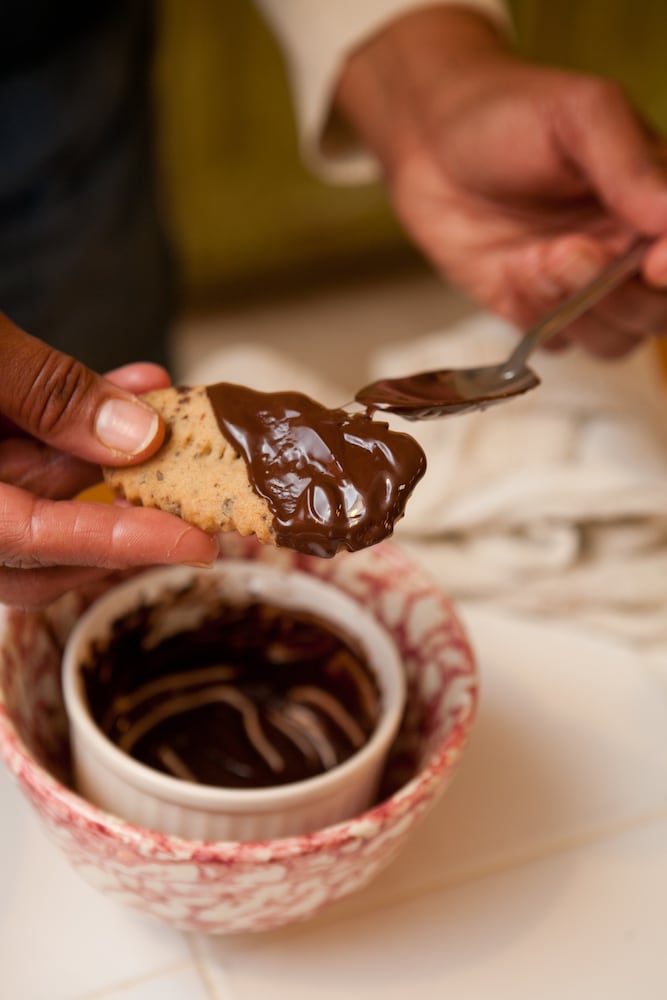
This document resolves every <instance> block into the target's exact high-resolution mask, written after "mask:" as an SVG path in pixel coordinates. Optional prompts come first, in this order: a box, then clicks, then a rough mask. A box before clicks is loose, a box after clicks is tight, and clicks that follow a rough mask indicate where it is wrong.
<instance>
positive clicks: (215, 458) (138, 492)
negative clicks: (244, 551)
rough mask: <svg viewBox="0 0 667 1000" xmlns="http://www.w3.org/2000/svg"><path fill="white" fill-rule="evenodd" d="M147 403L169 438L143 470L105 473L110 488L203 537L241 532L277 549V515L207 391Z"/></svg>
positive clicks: (164, 393) (178, 391)
mask: <svg viewBox="0 0 667 1000" xmlns="http://www.w3.org/2000/svg"><path fill="white" fill-rule="evenodd" d="M143 398H144V399H145V400H146V401H147V402H148V403H150V404H151V406H153V407H154V408H155V409H156V410H157V411H158V413H160V415H161V416H162V418H163V419H164V421H165V424H166V425H167V437H166V440H165V443H164V444H163V446H162V447H161V448H160V450H159V451H158V453H157V454H156V455H155V456H154V457H153V458H150V459H148V460H147V461H145V462H142V463H141V465H135V466H130V467H127V468H122V469H121V468H111V467H108V468H105V469H104V479H105V481H106V483H107V485H108V486H109V487H110V488H111V489H112V490H113V491H114V492H115V493H116V494H118V495H119V496H122V497H125V499H127V500H129V501H130V502H131V503H134V504H141V505H143V506H144V507H158V508H159V509H160V510H164V511H168V512H169V513H171V514H177V515H179V516H180V517H182V518H183V519H184V520H186V521H189V522H190V523H191V524H195V525H197V526H198V527H200V528H203V529H204V531H208V532H217V531H238V532H239V534H241V535H252V534H255V535H257V537H258V539H259V540H260V541H261V542H265V543H266V542H268V543H270V544H275V537H274V534H273V530H272V522H273V515H272V513H271V510H270V508H269V505H268V503H267V501H266V500H265V499H264V498H263V497H260V496H259V495H258V494H257V493H256V492H255V491H254V490H253V489H252V487H251V485H250V481H249V478H248V470H247V466H246V463H245V461H244V460H243V458H241V457H240V455H239V454H238V452H237V451H236V450H235V449H234V447H233V446H232V445H231V444H230V443H229V442H228V441H227V440H226V438H225V437H224V436H223V434H222V432H221V430H220V428H219V426H218V423H217V421H216V418H215V416H214V414H213V411H212V409H211V404H210V402H209V399H208V396H207V393H206V388H205V387H204V386H195V387H189V386H173V387H171V388H169V389H156V390H154V391H153V392H148V393H146V394H145V395H144V396H143Z"/></svg>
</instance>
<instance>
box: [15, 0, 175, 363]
mask: <svg viewBox="0 0 667 1000" xmlns="http://www.w3.org/2000/svg"><path fill="white" fill-rule="evenodd" d="M152 29H153V25H152V9H151V6H150V3H149V2H148V0H117V2H110V0H94V2H90V0H86V2H81V0H62V2H60V3H53V0H0V310H2V311H3V312H5V313H7V315H9V316H10V317H11V318H12V319H13V320H14V321H15V322H16V323H18V324H19V326H21V327H23V328H24V329H25V330H28V331H29V332H30V333H33V334H35V335H36V336H38V337H41V338H42V339H44V340H46V341H48V342H49V343H51V344H53V345H54V346H56V347H59V348H60V349H61V350H64V351H67V352H68V353H70V354H73V355H75V356H76V357H78V358H80V359H81V360H83V361H85V362H86V363H87V364H89V365H90V366H92V367H94V368H96V369H97V370H98V371H105V370H107V369H109V368H111V367H114V366H116V365H120V364H124V363H126V362H130V361H137V360H154V361H160V362H164V361H165V356H166V351H165V342H166V334H167V330H168V326H169V321H170V318H171V315H172V312H173V305H174V293H173V288H174V282H173V273H172V269H171V267H170V260H169V255H168V252H167V249H166V243H165V239H164V235H163V232H162V228H161V224H160V220H159V213H158V205H157V197H156V185H155V169H154V166H155V164H154V160H155V156H154V150H153V142H152V129H151V100H150V74H151V51H152V40H153V39H152V36H153V30H152ZM0 364H1V356H0Z"/></svg>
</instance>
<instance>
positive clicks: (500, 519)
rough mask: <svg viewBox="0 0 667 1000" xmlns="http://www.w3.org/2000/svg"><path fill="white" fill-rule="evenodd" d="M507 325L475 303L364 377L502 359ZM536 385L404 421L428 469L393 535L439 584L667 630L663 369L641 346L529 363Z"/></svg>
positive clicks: (642, 632) (527, 605)
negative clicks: (484, 403) (476, 406)
mask: <svg viewBox="0 0 667 1000" xmlns="http://www.w3.org/2000/svg"><path fill="white" fill-rule="evenodd" d="M515 343H516V331H515V330H514V329H513V328H511V327H510V326H509V325H507V324H505V323H503V322H501V321H499V320H498V319H496V318H494V317H490V316H487V315H485V314H480V315H475V316H472V317H469V318H468V319H466V320H465V321H464V322H462V323H459V324H457V325H456V326H454V327H451V328H450V329H448V330H445V331H440V332H437V333H434V334H432V335H429V336H426V337H424V338H422V339H419V340H416V341H414V340H413V341H411V342H410V343H409V344H408V345H404V346H399V347H395V348H392V349H390V350H385V351H383V352H382V353H381V354H379V355H378V356H377V357H376V358H375V360H374V370H373V376H374V377H379V376H389V375H396V374H407V373H408V372H410V371H420V370H425V369H432V368H446V367H456V366H459V365H469V364H485V363H492V362H497V361H500V360H502V359H503V358H504V357H506V356H507V355H508V354H509V352H510V351H511V349H512V346H513V345H514V344H515ZM532 363H533V366H534V368H535V370H536V371H537V372H538V374H539V375H540V377H541V379H542V384H541V386H540V387H538V388H537V389H535V390H533V391H531V392H530V393H527V394H526V395H524V396H522V397H520V398H517V399H515V400H512V401H511V402H506V403H503V404H501V405H498V406H495V407H493V408H490V409H488V410H485V411H482V412H478V413H474V414H467V415H463V416H457V417H452V418H447V419H440V420H434V421H429V422H421V423H418V424H412V425H409V424H406V422H405V421H402V420H401V421H398V420H397V419H396V418H392V422H394V423H395V425H396V426H397V427H398V426H399V424H400V425H401V426H402V427H403V429H409V430H410V431H411V433H414V435H415V437H417V438H418V440H419V441H420V442H421V444H422V446H423V447H424V450H425V451H426V454H427V457H428V462H429V467H428V472H427V475H426V477H425V479H424V480H423V482H422V483H421V484H420V487H419V490H418V491H417V492H416V493H415V496H414V497H413V499H412V501H411V503H410V505H409V507H408V512H407V515H406V517H405V519H404V521H403V522H402V523H401V525H400V526H399V528H398V530H397V536H396V537H397V539H399V540H400V541H401V542H402V543H403V544H404V545H405V546H406V547H407V548H409V549H410V551H411V552H412V553H413V555H414V556H415V558H417V559H419V561H420V562H422V563H424V564H425V565H426V566H427V567H428V568H429V569H430V571H431V572H432V573H433V574H434V575H435V576H436V578H437V579H438V580H439V582H440V583H441V584H442V586H443V587H444V588H445V589H446V591H447V592H448V593H449V594H452V595H454V596H456V597H465V598H469V599H475V600H485V601H491V602H493V603H494V604H496V605H502V606H504V607H507V608H512V609H514V610H519V611H529V612H531V613H539V614H542V615H549V616H557V617H562V616H567V617H568V618H571V619H576V620H578V621H581V622H587V623H593V624H595V625H597V626H600V627H604V628H605V629H608V630H612V631H614V632H615V633H617V634H619V635H625V636H628V637H631V638H635V639H641V640H644V641H646V642H658V641H664V640H666V639H667V379H665V377H664V375H663V374H662V372H661V370H660V366H659V364H658V361H657V358H656V354H655V348H654V345H653V344H651V343H647V344H646V345H645V346H644V347H643V348H642V349H640V350H639V351H638V352H636V353H635V354H633V355H632V356H631V357H629V358H627V359H623V360H620V361H613V362H609V361H601V360H599V359H595V358H592V357H589V356H587V355H585V354H584V353H583V352H581V351H578V350H571V351H567V352H564V353H557V354H556V353H549V352H545V351H542V352H540V353H539V354H538V355H536V356H535V357H534V359H533V362H532Z"/></svg>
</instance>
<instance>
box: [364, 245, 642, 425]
mask: <svg viewBox="0 0 667 1000" xmlns="http://www.w3.org/2000/svg"><path fill="white" fill-rule="evenodd" d="M648 246H649V241H648V240H646V239H644V238H641V239H638V240H635V242H634V243H632V245H631V246H630V247H629V249H627V250H626V251H625V253H623V254H621V256H619V257H617V258H616V259H615V260H613V261H612V262H611V264H609V265H608V267H606V268H605V269H604V270H603V271H602V272H601V273H600V274H599V275H598V276H597V277H596V278H594V279H593V281H591V282H590V283H589V284H588V285H585V286H584V287H583V288H581V289H580V290H579V291H578V292H576V293H575V294H574V295H573V296H571V297H570V298H569V299H566V301H565V302H563V303H561V305H559V306H558V307H557V308H556V309H554V310H553V311H552V312H550V313H549V314H548V315H547V316H545V317H544V319H542V320H541V321H540V322H539V323H537V324H536V325H535V326H533V327H532V328H531V329H530V330H528V331H527V333H525V334H524V336H523V337H522V338H521V340H520V341H519V343H518V344H517V346H516V348H515V349H514V351H513V352H512V354H511V355H510V356H509V358H507V360H506V361H503V362H500V363H499V364H494V365H482V366H478V367H471V368H444V369H442V370H440V371H430V372H417V373H415V374H414V375H405V376H401V377H399V378H384V379H379V380H378V381H377V382H372V383H371V384H370V385H367V386H364V388H363V389H360V390H359V391H358V392H357V394H356V396H355V397H354V398H355V402H357V403H359V404H361V405H362V406H364V407H365V408H366V410H367V411H369V412H372V411H374V410H381V411H383V412H385V413H395V414H397V415H398V416H401V417H404V418H405V419H406V420H428V419H432V418H434V417H445V416H450V415H451V414H455V413H468V412H470V411H471V410H484V409H486V408H487V407H489V406H493V405H494V404H496V403H503V402H505V401H506V400H509V399H513V398H514V397H515V396H519V395H521V394H522V393H524V392H528V390H530V389H534V388H536V386H538V385H539V384H540V380H539V378H538V376H537V375H536V374H535V372H534V371H533V370H532V369H531V368H529V367H528V365H527V364H526V361H527V359H528V357H529V356H530V355H531V354H532V352H533V351H534V350H535V348H536V347H538V346H539V345H540V344H543V343H544V342H545V341H547V340H548V339H549V338H550V337H553V336H554V334H556V333H559V332H560V331H561V330H562V329H564V328H565V327H566V326H568V325H569V324H570V323H572V322H573V321H574V320H575V319H577V318H578V317H579V316H581V315H582V314H583V313H585V312H586V311H587V310H588V309H590V308H591V306H593V305H595V303H596V302H599V301H600V299H602V298H604V296H605V295H607V294H608V293H609V292H610V291H611V290H612V289H613V288H616V287H617V286H618V285H620V284H621V283H622V282H623V281H625V280H626V278H628V277H630V276H631V275H632V274H634V273H635V272H636V271H637V270H638V269H639V268H640V266H641V262H642V260H643V258H644V254H645V253H646V249H647V247H648Z"/></svg>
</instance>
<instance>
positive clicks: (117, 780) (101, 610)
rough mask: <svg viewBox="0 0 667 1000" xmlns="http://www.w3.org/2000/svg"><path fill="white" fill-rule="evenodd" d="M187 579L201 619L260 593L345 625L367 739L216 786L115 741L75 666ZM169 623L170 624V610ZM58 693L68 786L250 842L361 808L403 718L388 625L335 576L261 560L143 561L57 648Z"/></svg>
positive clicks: (151, 823) (172, 829)
mask: <svg viewBox="0 0 667 1000" xmlns="http://www.w3.org/2000/svg"><path fill="white" fill-rule="evenodd" d="M193 583H203V584H204V586H203V588H202V597H201V618H202V619H203V618H204V616H205V614H206V610H207V604H208V603H209V602H210V604H213V603H214V602H215V603H217V602H219V601H220V599H221V598H223V599H225V600H230V601H235V602H237V603H245V602H248V601H265V602H268V603H271V604H274V605H277V606H279V607H283V608H286V609H288V608H289V609H292V610H300V611H305V612H309V613H311V614H312V613H314V614H316V615H317V616H318V617H319V618H320V619H321V620H322V621H323V622H325V623H326V622H327V621H328V622H331V623H332V624H333V625H335V626H338V627H339V628H342V629H343V630H344V631H345V633H346V634H347V635H348V636H349V637H350V638H351V639H353V640H355V641H356V643H357V644H358V645H359V646H360V647H361V649H362V651H363V652H364V653H365V656H366V658H367V660H368V663H369V665H370V668H371V669H372V671H373V673H374V675H375V677H376V680H377V683H378V685H379V688H380V695H381V714H380V718H379V720H378V724H377V726H376V728H375V730H374V732H373V733H372V735H371V737H370V738H369V740H368V742H367V743H366V744H365V745H364V746H363V747H362V748H361V749H360V750H359V751H358V752H357V753H356V754H354V755H353V756H352V757H351V758H349V759H348V760H347V761H345V762H344V763H343V764H340V765H338V766H337V767H335V768H333V769H332V770H330V771H327V772H325V773H324V774H321V775H318V776H316V777H313V778H308V779H307V780H304V781H298V782H294V783H292V784H288V785H281V786H277V787H275V788H274V787H271V788H258V789H236V788H217V787H211V786H206V785H198V784H194V783H191V782H187V781H183V780H181V779H177V778H172V777H170V776H169V775H166V774H162V773H160V772H158V771H156V770H153V769H152V768H150V767H148V766H146V765H144V764H141V763H139V762H138V761H136V760H134V759H133V758H131V757H130V756H128V755H127V754H125V753H124V752H123V751H121V750H120V749H118V747H116V746H115V745H114V744H113V743H112V742H111V741H110V740H109V739H107V737H106V736H105V735H104V733H103V732H102V731H101V730H100V729H99V728H98V726H97V725H96V724H95V722H94V720H93V718H92V716H91V714H90V711H89V709H88V706H87V703H86V698H85V692H84V684H83V680H82V676H81V667H82V665H83V664H84V663H85V662H86V661H87V660H89V658H90V655H91V649H92V645H93V643H95V642H102V643H104V642H106V641H108V638H109V636H110V634H111V627H112V624H113V622H114V621H115V620H116V619H118V618H120V617H122V616H123V615H125V614H127V613H128V612H130V611H132V610H134V609H136V608H137V607H138V606H140V605H142V604H143V605H146V604H149V605H159V604H160V601H161V600H163V599H164V598H165V597H168V595H169V594H173V593H174V592H178V591H180V590H181V589H182V588H184V587H188V586H189V585H190V584H193ZM173 612H174V609H173V606H172V608H171V614H172V615H173ZM191 613H192V609H191V608H190V610H189V612H188V614H189V615H190V616H191ZM192 625H193V623H192V621H191V620H190V621H188V622H187V624H185V623H184V627H187V628H188V629H189V628H191V627H192ZM195 626H196V622H195ZM169 628H170V630H171V631H173V630H174V628H173V622H172V621H171V619H170V622H169ZM98 648H99V647H98ZM63 693H64V699H65V708H66V711H67V714H68V717H69V722H70V727H71V747H72V760H73V766H74V774H75V780H76V786H77V789H78V791H79V792H80V793H81V794H82V795H83V796H84V797H85V798H87V799H88V800H89V801H90V802H92V803H94V804H95V805H97V806H100V807H102V808H103V809H105V810H106V811H108V812H111V813H114V814H115V815H117V816H119V817H121V818H122V819H125V820H129V821H130V822H131V823H136V824H138V825H141V826H144V827H148V828H150V829H153V830H157V831H161V832H163V833H166V834H172V835H176V836H181V837H187V838H193V839H197V840H218V841H219V840H237V841H258V840H268V839H273V838H277V837H278V838H279V837H287V836H292V835H295V834H305V833H310V832H313V831H315V830H319V829H322V828H324V827H327V826H329V825H331V824H333V823H337V822H340V821H341V820H344V819H347V818H349V817H351V816H355V815H358V814H359V813H361V812H363V811H364V810H365V809H367V808H368V807H369V806H370V805H371V804H372V802H373V800H374V796H375V795H376V791H377V786H378V782H379V779H380V776H381V773H382V768H383V764H384V761H385V758H386V755H387V752H388V750H389V747H390V745H391V743H392V740H393V739H394V736H395V735H396V732H397V730H398V727H399V723H400V720H401V715H402V712H403V707H404V702H405V680H404V671H403V665H402V662H401V657H400V655H399V653H398V651H397V648H396V646H395V645H394V642H393V641H392V639H391V638H390V637H389V635H388V633H387V631H386V630H385V629H384V628H383V626H382V625H381V624H380V623H379V622H378V621H377V620H376V619H375V618H374V617H373V616H372V615H371V614H370V613H369V612H367V611H366V610H365V609H364V608H363V606H362V605H360V604H359V603H358V602H357V601H356V600H354V599H353V598H352V597H350V596H348V595H347V594H345V593H344V592H343V591H342V590H340V589H338V588H337V587H336V586H334V585H333V584H331V583H327V582H325V581H323V580H320V579H317V578H315V577H313V576H312V575H311V574H308V573H304V572H300V571H297V570H293V569H282V568H281V567H279V566H271V565H268V564H264V563H261V562H257V561H246V560H223V561H220V562H219V563H217V564H216V565H215V566H214V567H212V568H211V569H193V568H190V567H184V566H169V567H164V568H160V569H156V570H150V571H148V572H144V573H141V574H140V575H138V576H136V577H132V578H131V579H130V580H128V581H126V582H124V583H122V584H120V585H118V586H116V587H113V588H112V589H111V590H109V591H107V592H106V593H105V594H104V596H103V597H101V598H100V599H99V600H98V601H96V602H95V603H94V604H93V605H92V606H91V607H90V608H89V609H88V611H87V612H85V613H84V615H83V616H82V617H81V618H80V620H79V621H78V622H77V624H76V626H75V627H74V629H73V631H72V633H71V634H70V637H69V639H68V641H67V644H66V647H65V652H64V657H63Z"/></svg>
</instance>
